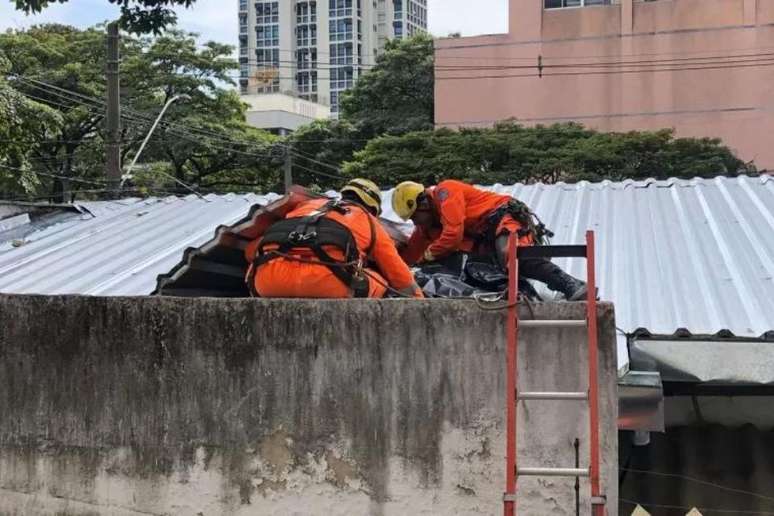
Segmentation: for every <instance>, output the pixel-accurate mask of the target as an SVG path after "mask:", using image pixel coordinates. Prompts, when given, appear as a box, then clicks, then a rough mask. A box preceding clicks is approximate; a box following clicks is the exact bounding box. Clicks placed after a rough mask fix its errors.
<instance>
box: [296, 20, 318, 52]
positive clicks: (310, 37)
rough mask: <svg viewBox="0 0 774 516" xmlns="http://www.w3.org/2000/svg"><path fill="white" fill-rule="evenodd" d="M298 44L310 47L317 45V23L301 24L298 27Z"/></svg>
mask: <svg viewBox="0 0 774 516" xmlns="http://www.w3.org/2000/svg"><path fill="white" fill-rule="evenodd" d="M296 45H297V46H299V47H309V46H312V47H313V46H316V45H317V25H299V26H298V27H296Z"/></svg>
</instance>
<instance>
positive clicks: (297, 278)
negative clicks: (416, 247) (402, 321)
mask: <svg viewBox="0 0 774 516" xmlns="http://www.w3.org/2000/svg"><path fill="white" fill-rule="evenodd" d="M380 214H381V192H380V191H379V187H377V186H376V184H374V183H373V182H371V181H368V180H366V179H354V180H352V181H350V182H349V183H348V184H347V186H345V187H344V188H343V189H342V190H341V200H340V201H334V200H329V199H313V200H309V201H305V202H302V203H301V204H300V205H299V206H298V207H296V208H295V209H294V210H292V211H291V212H289V213H288V214H287V216H286V217H285V219H284V220H281V221H279V222H276V223H274V224H273V225H272V226H271V227H269V229H267V230H266V233H264V235H263V237H262V238H261V240H260V242H259V243H258V245H257V248H256V254H255V260H254V261H253V263H252V265H251V267H250V270H249V271H248V284H249V286H250V288H251V292H252V293H253V295H256V296H260V297H275V298H276V297H285V298H351V297H356V298H366V297H372V298H380V297H384V296H385V294H387V292H388V291H390V292H392V293H393V294H396V295H400V296H406V297H418V298H419V297H423V295H422V291H421V290H420V289H419V287H418V286H417V285H416V283H415V282H414V276H413V274H412V273H411V271H410V270H409V268H408V266H407V265H406V263H405V262H404V261H403V259H401V257H400V255H398V251H397V249H396V248H395V245H394V243H393V241H392V239H391V238H390V236H389V235H388V234H387V233H386V231H385V230H384V228H382V226H381V224H380V223H379V221H378V219H377V218H376V217H377V216H379V215H380Z"/></svg>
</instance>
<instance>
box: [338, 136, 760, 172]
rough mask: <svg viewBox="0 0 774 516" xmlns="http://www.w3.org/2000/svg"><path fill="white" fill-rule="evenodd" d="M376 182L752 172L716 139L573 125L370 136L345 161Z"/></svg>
mask: <svg viewBox="0 0 774 516" xmlns="http://www.w3.org/2000/svg"><path fill="white" fill-rule="evenodd" d="M344 170H345V173H346V174H347V175H348V176H353V177H354V176H366V177H369V178H371V179H373V180H375V181H377V182H379V183H380V184H384V185H390V184H396V183H398V182H400V181H403V180H406V179H415V180H422V181H426V182H433V181H437V180H440V179H446V178H454V179H461V180H465V181H470V182H474V183H479V184H493V183H516V182H525V183H530V182H537V181H540V182H545V183H555V182H557V181H567V182H573V181H579V180H589V181H601V180H604V179H610V180H614V181H620V180H624V179H644V178H649V177H654V178H657V179H666V178H668V177H683V178H689V177H695V176H699V177H713V176H717V175H737V174H739V173H746V172H753V171H754V170H755V168H754V166H753V165H751V164H745V163H744V162H742V161H741V160H739V159H738V158H737V157H736V156H734V154H733V152H731V151H730V150H729V149H728V148H727V147H725V146H724V145H722V142H721V141H720V140H719V139H713V138H675V137H674V134H673V131H672V130H669V129H665V130H661V131H655V132H651V131H632V132H628V133H604V132H599V131H595V130H593V129H588V128H585V127H583V126H582V125H580V124H576V123H563V124H554V125H550V126H540V125H538V126H535V127H524V126H521V125H518V124H515V123H512V122H508V123H502V124H499V125H497V126H495V127H494V128H491V129H461V130H459V131H452V130H449V129H440V130H437V131H423V132H413V133H409V134H406V135H403V136H383V137H380V138H376V139H374V140H371V141H370V142H369V143H368V145H367V146H366V148H365V149H364V150H362V151H360V152H357V153H356V154H355V158H354V160H353V161H352V162H350V163H347V164H346V165H345V167H344Z"/></svg>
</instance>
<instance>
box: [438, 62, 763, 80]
mask: <svg viewBox="0 0 774 516" xmlns="http://www.w3.org/2000/svg"><path fill="white" fill-rule="evenodd" d="M772 65H774V61H771V62H768V61H767V62H765V63H754V64H729V65H718V66H684V67H677V68H676V67H672V68H660V69H641V70H602V71H589V72H558V73H543V74H537V73H531V74H511V75H508V74H506V75H463V76H436V80H439V81H445V80H478V79H511V78H523V77H570V76H593V75H617V74H639V73H656V72H688V71H697V70H729V69H740V68H757V67H764V66H772Z"/></svg>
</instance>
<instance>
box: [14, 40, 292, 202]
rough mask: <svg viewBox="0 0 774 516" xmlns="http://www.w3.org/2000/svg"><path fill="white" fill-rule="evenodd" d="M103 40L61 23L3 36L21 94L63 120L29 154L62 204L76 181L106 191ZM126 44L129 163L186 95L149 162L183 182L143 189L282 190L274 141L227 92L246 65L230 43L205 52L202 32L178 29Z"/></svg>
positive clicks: (147, 154) (156, 181) (149, 151)
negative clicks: (199, 41)
mask: <svg viewBox="0 0 774 516" xmlns="http://www.w3.org/2000/svg"><path fill="white" fill-rule="evenodd" d="M104 38H105V35H104V33H103V32H102V31H101V30H97V29H87V30H78V29H75V28H73V27H66V26H62V25H45V26H39V27H33V28H31V29H29V30H27V31H21V32H15V33H6V34H3V35H0V51H5V53H6V55H8V56H9V61H10V62H11V65H10V72H11V76H10V77H11V78H12V80H11V84H12V85H13V87H14V88H15V89H16V91H18V92H19V93H21V94H22V95H24V96H25V97H26V98H28V99H30V98H31V99H35V100H37V101H39V102H40V103H42V104H45V105H47V106H49V107H50V108H52V109H54V110H56V111H57V112H58V113H59V114H60V115H61V119H62V122H61V123H60V124H59V126H58V127H57V130H56V132H55V133H53V134H49V135H48V136H47V137H44V135H42V134H38V135H37V141H39V142H40V144H39V145H38V146H36V147H34V148H32V149H30V158H29V159H30V160H31V162H32V163H33V164H34V165H35V167H34V170H37V171H40V172H41V174H38V180H39V183H40V187H39V192H40V190H43V191H48V192H50V193H51V195H52V198H54V199H55V200H59V201H61V200H66V199H67V198H68V195H67V194H66V192H69V191H72V190H73V188H72V185H71V184H70V183H71V182H75V183H77V185H78V186H79V188H77V190H85V189H100V188H102V189H104V188H105V180H104V172H103V170H104V151H103V144H104V139H103V133H104V127H103V126H104V123H103V118H104V116H103V113H104V111H105V108H104V102H103V101H102V98H104V90H105V79H104V75H103V70H104V68H105V44H104ZM122 46H123V48H122V56H123V63H122V77H121V80H122V112H123V117H124V119H123V121H122V126H123V134H122V139H123V142H124V148H123V150H124V160H125V161H129V160H130V159H131V158H132V157H133V156H134V154H135V153H136V152H137V149H138V147H139V145H140V142H141V141H142V139H143V138H144V137H145V135H146V134H147V132H148V130H149V128H150V126H151V124H152V122H153V120H154V119H155V118H156V115H157V114H158V112H159V111H160V110H161V107H162V106H163V105H164V104H165V103H166V101H167V100H169V99H171V98H172V97H173V96H176V95H185V96H186V97H185V98H184V99H183V100H180V101H178V102H177V103H175V104H174V105H173V106H172V107H171V108H170V109H169V111H168V113H167V114H166V115H165V117H164V121H163V122H162V124H161V125H160V126H159V128H158V129H157V131H156V132H155V133H154V135H153V137H152V139H151V140H150V144H149V146H148V147H147V148H146V150H145V151H144V153H143V155H142V157H141V161H140V162H141V163H155V164H156V165H155V166H154V167H152V168H151V170H153V171H155V172H157V173H159V174H162V175H163V174H169V175H172V176H174V177H175V178H176V180H177V181H174V180H171V179H169V178H168V177H167V176H165V177H166V179H163V180H161V179H160V178H159V177H158V176H157V177H154V178H152V180H150V179H149V180H148V181H146V182H145V183H142V182H140V183H139V184H136V186H142V187H146V188H147V187H154V188H163V189H169V190H173V191H177V190H179V189H180V188H182V187H181V186H180V184H181V183H186V184H192V183H193V184H194V185H195V186H198V187H202V188H208V187H213V188H219V189H220V188H224V189H225V188H226V186H225V185H224V184H223V183H224V182H225V181H232V182H235V183H238V184H240V185H241V189H242V190H244V189H245V188H247V187H248V185H250V188H251V189H254V188H260V189H263V188H266V187H276V186H277V185H279V184H280V183H279V178H280V174H279V162H278V160H277V159H276V158H273V157H271V149H272V145H273V141H274V138H273V137H271V136H270V135H268V134H267V133H265V132H263V131H259V130H257V129H254V128H251V127H249V126H248V125H247V124H246V122H245V109H246V108H245V106H244V105H243V104H242V103H241V102H240V100H239V98H238V96H237V95H236V93H234V91H233V90H231V89H228V88H225V87H223V84H224V83H229V82H231V75H230V74H231V73H232V72H233V70H235V69H236V68H237V63H236V62H235V61H234V60H233V59H232V58H231V52H232V49H231V47H229V46H228V45H220V44H217V43H207V44H205V45H204V46H203V47H202V48H197V45H196V40H195V38H194V36H193V35H191V34H185V33H182V32H179V31H171V32H169V33H166V34H164V35H163V36H160V37H157V38H141V39H132V38H124V39H123V42H122ZM267 156H268V157H267ZM146 176H147V174H146ZM84 186H86V187H87V188H84ZM234 186H236V185H234Z"/></svg>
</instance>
